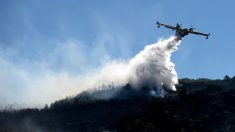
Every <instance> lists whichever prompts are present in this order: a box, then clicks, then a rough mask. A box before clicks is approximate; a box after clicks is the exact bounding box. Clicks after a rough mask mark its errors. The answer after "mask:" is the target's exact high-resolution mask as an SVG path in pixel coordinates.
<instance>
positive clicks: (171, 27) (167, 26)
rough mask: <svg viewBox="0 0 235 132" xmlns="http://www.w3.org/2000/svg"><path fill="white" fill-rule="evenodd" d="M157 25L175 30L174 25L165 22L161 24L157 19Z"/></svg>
mask: <svg viewBox="0 0 235 132" xmlns="http://www.w3.org/2000/svg"><path fill="white" fill-rule="evenodd" d="M156 24H157V27H158V28H159V27H160V26H163V27H166V28H169V29H172V30H175V29H176V27H173V26H170V25H166V24H162V23H160V22H158V21H157V23H156Z"/></svg>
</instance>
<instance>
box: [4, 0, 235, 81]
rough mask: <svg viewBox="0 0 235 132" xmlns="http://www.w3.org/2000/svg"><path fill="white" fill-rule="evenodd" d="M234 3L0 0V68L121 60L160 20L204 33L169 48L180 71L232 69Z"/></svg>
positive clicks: (80, 68)
mask: <svg viewBox="0 0 235 132" xmlns="http://www.w3.org/2000/svg"><path fill="white" fill-rule="evenodd" d="M234 5H235V2H234V1H232V0H226V1H212V0H208V1H205V0H197V1H195V0H178V1H171V0H146V1H140V0H109V1H108V0H99V1H91V0H67V1H64V0H51V1H46V0H20V1H17V0H2V1H0V20H1V21H0V29H1V30H0V63H1V62H4V65H5V66H3V64H1V66H0V67H1V69H2V70H3V71H4V70H9V71H11V70H13V69H9V67H8V66H7V65H6V63H7V64H10V65H14V66H17V68H22V69H25V70H28V71H31V72H32V74H34V71H37V69H42V68H44V67H47V68H49V69H51V70H53V71H54V72H57V71H68V72H70V73H72V74H80V73H83V72H87V71H89V70H90V69H92V68H96V67H99V66H101V65H102V64H103V63H105V62H106V61H108V60H112V59H123V60H128V59H130V58H132V57H133V56H135V54H137V53H138V52H139V51H140V50H142V49H143V48H144V47H145V46H146V45H148V44H151V43H155V42H156V41H157V40H158V39H159V38H167V37H169V36H171V35H173V34H174V32H172V31H170V30H167V29H164V28H160V29H157V28H156V25H155V22H156V21H157V20H159V21H160V22H163V23H167V24H171V25H175V24H176V22H179V23H183V26H186V27H190V26H191V25H193V26H194V27H196V28H197V29H196V30H198V31H201V32H206V33H207V32H209V33H211V36H210V38H209V39H208V40H206V39H204V38H203V37H200V36H193V35H190V36H187V37H185V38H184V40H183V41H182V44H181V45H180V47H179V50H178V51H177V52H176V53H175V54H174V55H173V62H174V63H175V65H176V71H177V73H178V76H179V77H180V78H183V77H189V78H203V77H207V78H223V77H224V76H225V75H230V76H234V75H235V70H234V67H235V61H234V58H235V54H234V53H235V44H234V42H235V37H234V31H235V25H234V24H235V16H234V15H233V13H234V12H235V8H234ZM1 60H4V61H1ZM13 68H14V67H13ZM3 71H1V72H3ZM35 74H38V73H35Z"/></svg>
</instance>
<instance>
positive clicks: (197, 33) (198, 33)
mask: <svg viewBox="0 0 235 132" xmlns="http://www.w3.org/2000/svg"><path fill="white" fill-rule="evenodd" d="M189 33H191V34H196V35H202V36H206V38H208V36H209V35H210V34H206V33H200V32H194V31H189Z"/></svg>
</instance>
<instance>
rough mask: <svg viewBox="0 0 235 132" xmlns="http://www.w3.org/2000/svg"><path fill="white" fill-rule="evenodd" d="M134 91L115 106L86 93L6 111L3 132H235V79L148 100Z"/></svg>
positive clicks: (183, 86) (0, 121) (196, 83)
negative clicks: (37, 105) (29, 107)
mask: <svg viewBox="0 0 235 132" xmlns="http://www.w3.org/2000/svg"><path fill="white" fill-rule="evenodd" d="M146 93H147V92H146V90H145V89H143V90H140V91H135V90H132V88H131V86H130V85H127V86H125V87H124V88H123V90H121V91H120V92H119V93H118V94H117V95H116V97H115V98H113V99H110V100H92V99H90V98H89V97H88V96H86V93H82V94H81V95H78V96H77V98H72V99H71V98H66V99H63V100H59V101H56V102H54V103H53V104H51V105H50V107H48V106H45V108H44V109H23V110H17V111H16V110H11V111H9V110H3V111H2V112H0V131H1V132H44V131H46V132H64V131H66V132H67V131H68V132H77V131H81V132H86V131H87V132H94V131H97V132H99V131H100V132H101V131H120V132H126V131H128V132H138V131H139V132H171V131H174V132H234V131H235V79H234V78H225V79H224V80H209V79H198V80H191V79H181V80H180V85H179V86H178V91H177V92H169V93H168V94H167V95H166V96H165V97H164V98H156V97H155V98H154V97H151V96H147V94H146ZM126 95H128V96H126Z"/></svg>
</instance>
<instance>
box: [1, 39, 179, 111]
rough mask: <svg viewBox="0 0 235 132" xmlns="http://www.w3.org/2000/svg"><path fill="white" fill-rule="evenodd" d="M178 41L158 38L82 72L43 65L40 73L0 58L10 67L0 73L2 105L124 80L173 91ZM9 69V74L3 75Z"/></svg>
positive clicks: (29, 103) (44, 100)
mask: <svg viewBox="0 0 235 132" xmlns="http://www.w3.org/2000/svg"><path fill="white" fill-rule="evenodd" d="M180 42H181V41H179V40H178V39H177V38H176V37H173V36H172V37H170V38H168V39H165V40H159V41H158V42H157V43H155V44H150V45H147V46H146V47H145V48H144V50H142V51H141V52H139V53H138V54H137V55H136V56H135V57H133V58H132V59H130V60H113V61H110V62H108V63H106V64H104V65H103V66H102V67H101V68H100V69H98V70H95V71H94V70H90V71H91V72H90V73H87V74H85V75H82V76H81V75H80V76H75V75H71V74H69V73H68V72H65V71H64V72H60V73H56V72H52V71H51V70H48V69H46V68H44V69H42V70H40V71H38V72H37V73H40V74H32V73H31V72H27V70H23V69H21V68H19V67H17V66H13V65H12V64H10V63H9V62H7V61H6V60H4V59H3V58H0V63H1V64H2V65H1V67H3V69H10V70H9V71H5V72H2V75H1V76H0V77H1V78H0V85H1V88H0V90H1V93H0V95H1V96H0V100H1V101H0V104H1V107H3V108H4V107H6V106H7V105H9V104H13V105H16V104H18V107H41V106H44V104H50V103H51V102H53V101H55V100H58V99H62V98H65V97H67V96H74V95H76V94H79V93H81V92H83V91H94V90H105V89H110V88H111V87H112V88H117V89H118V88H120V87H122V86H124V85H126V84H127V83H129V84H131V85H132V86H133V88H136V89H140V88H142V87H144V86H147V87H148V88H150V89H152V90H153V91H154V90H155V89H160V90H163V89H167V90H172V91H175V90H176V88H175V84H177V83H178V77H177V73H176V71H175V68H174V64H173V63H172V62H171V55H172V53H173V52H174V51H176V50H177V47H178V45H179V44H180ZM9 73H10V76H9V75H5V74H9ZM4 76H7V77H8V78H4ZM16 78H17V79H16ZM15 80H17V81H15ZM12 82H14V83H12ZM114 91H115V90H114ZM154 94H156V93H154ZM107 97H110V96H109V95H107Z"/></svg>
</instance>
